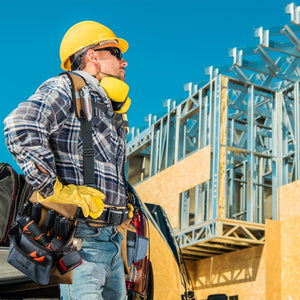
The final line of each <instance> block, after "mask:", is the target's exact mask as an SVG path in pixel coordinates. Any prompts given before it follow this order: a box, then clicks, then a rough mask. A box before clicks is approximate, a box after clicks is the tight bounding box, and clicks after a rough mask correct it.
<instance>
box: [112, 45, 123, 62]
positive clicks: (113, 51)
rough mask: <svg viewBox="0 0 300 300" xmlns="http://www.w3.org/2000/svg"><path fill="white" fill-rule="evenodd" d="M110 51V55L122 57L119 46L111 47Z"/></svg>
mask: <svg viewBox="0 0 300 300" xmlns="http://www.w3.org/2000/svg"><path fill="white" fill-rule="evenodd" d="M110 53H111V55H113V56H115V57H116V58H117V59H118V60H121V59H122V52H121V50H120V49H119V48H111V49H110Z"/></svg>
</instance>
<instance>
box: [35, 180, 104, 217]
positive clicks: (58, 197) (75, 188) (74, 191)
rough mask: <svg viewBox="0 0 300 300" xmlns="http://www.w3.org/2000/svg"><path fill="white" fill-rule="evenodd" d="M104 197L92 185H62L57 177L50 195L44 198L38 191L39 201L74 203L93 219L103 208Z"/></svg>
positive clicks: (98, 215)
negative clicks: (52, 192)
mask: <svg viewBox="0 0 300 300" xmlns="http://www.w3.org/2000/svg"><path fill="white" fill-rule="evenodd" d="M104 199H105V195H104V194H102V193H101V192H100V191H98V190H96V189H94V188H92V187H88V186H83V185H74V184H68V185H63V184H62V183H61V182H60V181H59V180H58V179H56V182H55V185H54V194H53V195H52V196H50V197H47V198H44V197H43V196H42V195H40V194H39V193H38V201H39V202H40V203H43V202H55V203H61V204H76V205H77V206H78V207H81V209H82V213H83V215H84V216H85V217H87V216H88V215H90V216H91V217H92V218H94V219H96V218H99V217H100V216H101V214H102V212H103V209H104V204H103V200H104Z"/></svg>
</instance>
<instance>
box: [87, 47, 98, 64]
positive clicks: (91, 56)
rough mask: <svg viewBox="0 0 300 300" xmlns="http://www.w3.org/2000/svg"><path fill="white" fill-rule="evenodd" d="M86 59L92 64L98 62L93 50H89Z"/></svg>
mask: <svg viewBox="0 0 300 300" xmlns="http://www.w3.org/2000/svg"><path fill="white" fill-rule="evenodd" d="M86 58H87V59H88V61H90V62H95V61H97V60H98V58H97V55H95V51H94V50H92V49H89V50H88V51H87V53H86Z"/></svg>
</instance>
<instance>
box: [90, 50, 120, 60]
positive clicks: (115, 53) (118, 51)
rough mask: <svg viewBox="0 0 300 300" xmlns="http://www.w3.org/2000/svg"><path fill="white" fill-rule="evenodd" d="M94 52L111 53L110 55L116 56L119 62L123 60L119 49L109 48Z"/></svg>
mask: <svg viewBox="0 0 300 300" xmlns="http://www.w3.org/2000/svg"><path fill="white" fill-rule="evenodd" d="M94 51H109V52H110V54H111V55H113V56H115V57H116V58H117V59H118V60H121V59H122V52H121V50H120V49H119V48H114V47H107V48H101V49H95V50H94Z"/></svg>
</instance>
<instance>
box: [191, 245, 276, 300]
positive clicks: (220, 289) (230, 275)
mask: <svg viewBox="0 0 300 300" xmlns="http://www.w3.org/2000/svg"><path fill="white" fill-rule="evenodd" d="M264 256H265V254H264V246H256V247H251V248H247V249H244V250H238V251H235V252H231V253H227V254H223V255H218V256H213V257H210V258H206V259H202V260H199V261H198V262H195V264H196V274H197V276H196V278H194V286H195V296H196V299H207V296H208V295H211V294H221V293H225V294H227V295H228V296H234V295H238V297H239V299H247V300H265V299H266V298H265V273H266V270H265V268H266V266H265V259H264ZM279 299H280V298H279Z"/></svg>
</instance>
